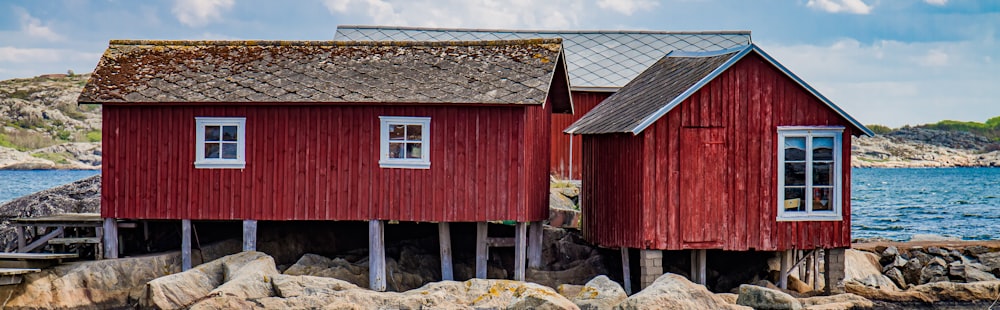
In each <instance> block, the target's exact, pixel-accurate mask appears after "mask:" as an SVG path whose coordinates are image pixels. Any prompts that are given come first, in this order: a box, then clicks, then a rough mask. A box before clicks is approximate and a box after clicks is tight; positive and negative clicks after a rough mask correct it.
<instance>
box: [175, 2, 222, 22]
mask: <svg viewBox="0 0 1000 310" xmlns="http://www.w3.org/2000/svg"><path fill="white" fill-rule="evenodd" d="M234 2H235V0H176V2H174V8H173V10H172V12H174V16H176V17H177V20H178V21H180V22H181V23H182V24H185V25H187V26H189V27H199V26H204V25H207V24H208V23H211V22H215V21H219V20H221V19H222V11H223V10H228V9H230V8H232V7H233V3H234Z"/></svg>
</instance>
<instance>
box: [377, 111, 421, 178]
mask: <svg viewBox="0 0 1000 310" xmlns="http://www.w3.org/2000/svg"><path fill="white" fill-rule="evenodd" d="M378 118H379V124H380V125H379V128H381V133H382V134H381V136H380V138H379V145H380V146H379V160H378V165H379V167H382V168H410V169H430V168H431V148H430V143H431V118H430V117H408V116H379V117H378Z"/></svg>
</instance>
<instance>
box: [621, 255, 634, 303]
mask: <svg viewBox="0 0 1000 310" xmlns="http://www.w3.org/2000/svg"><path fill="white" fill-rule="evenodd" d="M621 250H622V251H621V252H622V282H624V283H622V284H625V294H626V295H632V271H631V270H630V267H631V266H630V265H629V261H628V248H622V249H621Z"/></svg>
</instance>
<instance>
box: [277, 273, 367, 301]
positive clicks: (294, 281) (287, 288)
mask: <svg viewBox="0 0 1000 310" xmlns="http://www.w3.org/2000/svg"><path fill="white" fill-rule="evenodd" d="M271 284H272V285H273V288H274V293H275V295H277V297H282V298H292V297H302V296H316V295H329V294H332V293H333V292H337V291H344V290H351V289H357V288H358V286H357V285H354V284H351V283H350V282H347V281H344V280H339V279H334V278H325V277H313V276H291V275H284V274H279V275H275V276H274V280H273V281H272V282H271Z"/></svg>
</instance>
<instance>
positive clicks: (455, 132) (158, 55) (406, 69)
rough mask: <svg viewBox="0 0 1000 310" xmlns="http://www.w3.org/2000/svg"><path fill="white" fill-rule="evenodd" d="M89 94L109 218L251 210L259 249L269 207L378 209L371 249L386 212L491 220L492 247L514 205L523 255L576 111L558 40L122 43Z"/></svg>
mask: <svg viewBox="0 0 1000 310" xmlns="http://www.w3.org/2000/svg"><path fill="white" fill-rule="evenodd" d="M79 102H80V103H99V104H103V117H104V128H103V129H104V142H103V143H104V169H103V172H102V173H103V184H102V186H103V192H102V199H101V206H102V208H101V214H102V217H104V218H107V219H109V220H110V219H176V220H183V222H184V223H185V228H187V227H189V225H190V220H243V221H244V230H245V231H244V233H245V236H246V237H245V248H246V249H254V247H255V246H254V240H255V238H256V237H255V234H256V221H258V220H266V221H287V220H329V221H341V220H350V221H370V223H371V228H372V229H371V231H372V233H371V239H372V246H371V251H372V252H371V255H373V256H379V255H384V253H380V252H379V251H380V250H381V238H382V237H381V236H382V223H383V221H385V220H395V221H420V222H439V223H444V224H442V237H443V238H442V246H443V247H444V245H445V244H444V243H445V242H446V241H447V240H444V239H448V235H447V224H446V223H448V222H479V223H481V224H480V233H481V238H480V239H481V240H480V243H481V244H480V246H479V248H477V251H478V250H483V251H484V253H483V255H482V258H481V259H485V256H486V255H485V250H484V249H485V248H484V247H485V236H486V235H485V228H486V226H485V225H486V224H485V222H487V221H495V220H512V221H516V222H518V223H519V224H518V229H517V233H518V237H517V238H516V240H518V241H519V242H520V243H519V246H518V253H519V255H520V256H519V257H520V258H522V260H521V261H523V258H524V257H525V256H524V255H525V253H524V245H525V230H526V226H525V223H528V222H534V223H535V224H534V225H532V227H533V231H535V230H537V232H538V234H537V235H538V237H537V239H540V236H541V235H540V230H539V229H535V228H540V225H538V223H540V221H542V220H545V219H547V218H548V200H547V194H548V175H547V167H548V166H549V155H548V152H549V149H548V146H549V135H548V131H549V126H550V121H551V113H552V111H553V110H560V111H562V110H571V109H572V101H571V98H570V93H569V80H568V78H567V75H566V72H565V61H564V59H563V53H562V45H561V41H560V40H559V39H531V40H512V41H477V42H333V41H324V42H318V41H313V42H310V41H305V42H287V41H281V42H260V41H111V43H110V47H109V48H108V50H107V52H105V53H104V56H103V57H102V59H101V60H100V63H99V64H98V66H97V69H96V70H95V72H94V74H93V76H92V77H91V79H90V81H89V82H88V83H87V85H86V86H85V88H84V90H83V93H82V94H81V95H80V98H79ZM111 226H113V225H111ZM108 229H112V227H108ZM534 235H535V234H534V233H533V238H531V239H532V240H530V242H533V244H532V245H535V247H534V248H536V249H540V248H538V247H537V244H535V243H534V242H540V240H536V237H534ZM112 238H113V237H112ZM188 239H189V236H188V235H187V234H185V240H186V241H187V240H188ZM108 243H109V244H110V245H111V246H113V245H114V241H113V240H109V242H108ZM186 246H187V247H189V246H190V243H189V242H188V243H186ZM107 253H117V250H114V249H109V250H108V252H107ZM449 255H450V254H449ZM529 257H533V255H529ZM447 260H448V262H449V263H450V258H448V259H447ZM372 261H373V264H376V263H377V261H378V260H377V259H375V258H373V259H372ZM442 261H443V262H444V261H445V259H444V258H442ZM477 263H480V264H477V275H481V276H482V277H485V261H481V262H477ZM186 264H188V265H189V264H190V263H189V262H186ZM382 264H383V265H384V258H383V259H382ZM519 264H520V265H519V268H520V269H519V271H520V274H518V275H516V277H517V276H520V277H523V268H524V266H523V262H519ZM376 267H378V266H374V265H373V268H372V272H373V275H372V277H373V280H372V286H373V288H375V289H384V288H385V284H384V279H385V276H384V269H383V270H382V271H381V272H383V274H381V275H377V274H375V273H376V270H377V269H378V268H376ZM447 267H448V269H449V270H446V271H443V274H445V275H446V277H448V276H447V275H448V274H450V273H451V271H450V266H447ZM479 269H481V270H482V273H479V272H478V270H479ZM377 277H380V278H379V280H377V281H376V280H375V279H376V278H377ZM379 283H381V284H379ZM379 285H381V286H379Z"/></svg>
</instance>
